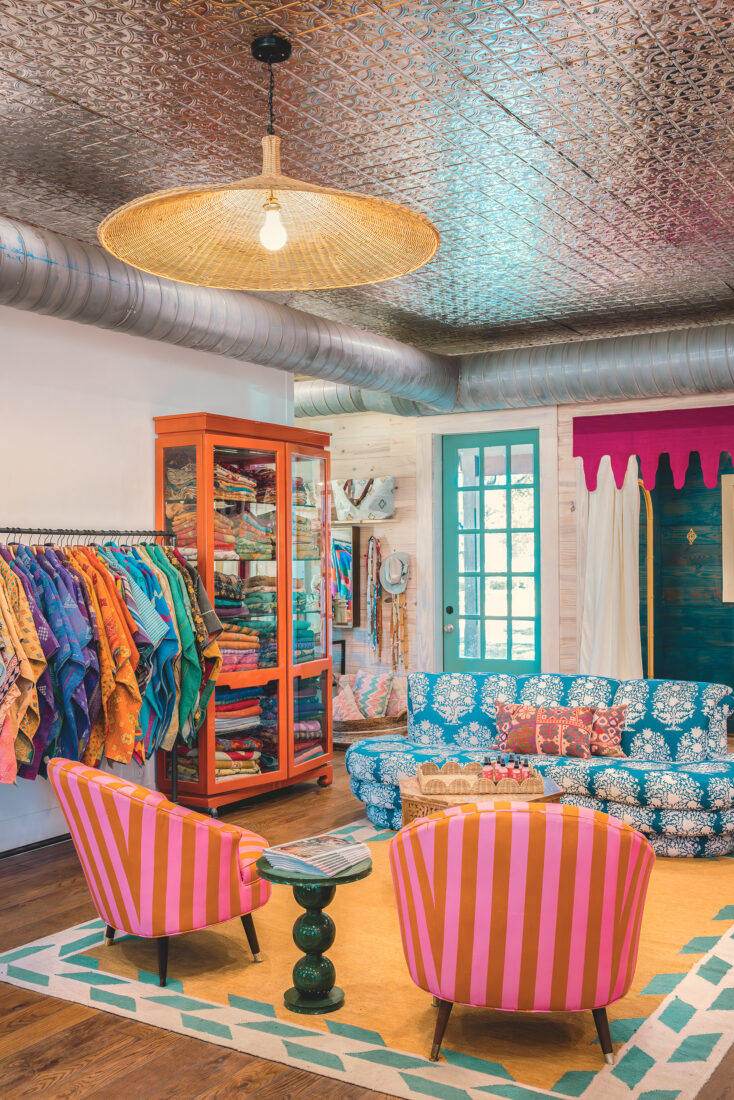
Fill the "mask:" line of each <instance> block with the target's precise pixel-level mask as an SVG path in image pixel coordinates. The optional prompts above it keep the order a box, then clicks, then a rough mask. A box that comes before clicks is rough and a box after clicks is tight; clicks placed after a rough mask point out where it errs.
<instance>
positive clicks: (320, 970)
mask: <svg viewBox="0 0 734 1100" xmlns="http://www.w3.org/2000/svg"><path fill="white" fill-rule="evenodd" d="M257 867H258V871H259V873H260V877H261V878H265V879H268V880H269V881H270V882H279V883H283V884H284V885H288V886H292V887H293V896H294V898H295V899H296V901H297V902H298V904H299V905H300V906H302V907H303V908H304V909H305V910H306V912H305V913H301V915H300V916H299V917H298V918H297V919H296V923H295V924H294V925H293V941H294V943H295V945H296V947H298V948H299V949H300V950H301V951H303V952H304V954H303V955H302V956H301V958H300V959H298V961H297V962H296V964H295V966H294V967H293V985H292V986H291V987H290V989H287V990H286V991H285V994H284V995H283V1000H284V1002H285V1006H286V1008H288V1009H290V1011H291V1012H301V1013H305V1014H307V1015H308V1014H310V1015H313V1016H316V1015H320V1014H322V1013H324V1012H336V1010H337V1009H338V1008H341V1007H342V1005H343V1004H344V990H343V989H340V988H339V986H338V985H335V984H334V981H335V979H336V970H335V969H334V964H333V962H332V961H331V959H329V958H328V957H327V956H326V955H325V954H324V952H325V951H328V949H329V948H330V947H331V945H332V944H333V942H334V937H335V935H336V926H335V924H334V922H333V920H332V919H331V917H330V916H329V914H328V913H324V909H325V908H326V906H327V905H330V904H331V902H332V901H333V900H334V895H335V893H336V888H337V886H339V885H341V884H343V883H347V882H356V881H357V880H358V879H361V878H366V877H367V875H369V873H370V872H371V870H372V861H371V860H365V861H364V862H363V863H360V864H358V865H357V866H356V867H352V868H351V869H350V870H349V871H344V872H342V874H340V875H334V876H333V878H326V877H325V876H323V875H300V874H296V873H293V872H285V871H276V869H275V868H274V867H271V866H270V864H269V863H268V862H267V860H266V859H264V858H261V859H259V860H258V861H257Z"/></svg>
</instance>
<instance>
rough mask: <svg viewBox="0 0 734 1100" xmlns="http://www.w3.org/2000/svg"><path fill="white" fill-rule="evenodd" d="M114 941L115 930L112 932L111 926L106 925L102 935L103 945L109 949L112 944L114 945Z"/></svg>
mask: <svg viewBox="0 0 734 1100" xmlns="http://www.w3.org/2000/svg"><path fill="white" fill-rule="evenodd" d="M114 940H115V930H114V928H113V927H112V925H111V924H108V925H107V930H106V931H105V934H104V945H105V947H111V946H112V944H113V943H114Z"/></svg>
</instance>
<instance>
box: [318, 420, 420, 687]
mask: <svg viewBox="0 0 734 1100" xmlns="http://www.w3.org/2000/svg"><path fill="white" fill-rule="evenodd" d="M299 423H301V422H299ZM302 423H303V424H307V425H308V426H309V427H310V428H314V429H315V430H316V431H327V432H331V436H332V439H331V476H332V477H333V478H334V479H335V480H336V481H344V480H346V479H347V478H350V477H385V476H390V475H392V476H393V477H394V478H395V516H394V518H393V519H391V520H389V521H388V522H386V523H376V524H373V525H369V524H361V525H360V557H361V561H360V593H361V606H360V624H361V625H360V626H359V627H357V628H355V629H354V630H340V629H339V628H338V627H335V628H334V637H335V638H345V639H346V643H347V644H346V667H347V672H355V671H356V670H357V669H358V668H377V667H384V668H391V667H392V664H391V657H390V653H391V649H390V622H391V605H390V604H389V603H388V602H387V600H383V608H382V622H383V631H382V661H381V662H379V661H378V660H377V659H376V658H375V656H374V654H373V651H372V647H371V646H370V643H369V633H368V630H367V607H366V595H367V542H368V540H369V538H370V535H375V536H376V537H377V538H379V540H380V548H381V551H382V556H383V559H384V558H386V557H387V555H388V554H390V553H392V552H393V551H394V550H400V551H403V552H404V553H407V554H409V555H410V563H411V570H410V575H409V577H408V587H407V590H406V597H407V611H408V638H409V652H408V667H409V668H418V667H419V663H416V659H417V655H416V637H417V618H416V606H417V587H418V586H417V583H416V573H417V570H416V530H417V523H416V421H415V420H413V419H410V418H409V417H403V416H387V415H384V414H381V413H355V414H351V415H349V416H335V417H323V418H321V417H319V418H308V419H307V420H303V421H302ZM418 660H419V658H418Z"/></svg>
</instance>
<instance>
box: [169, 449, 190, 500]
mask: <svg viewBox="0 0 734 1100" xmlns="http://www.w3.org/2000/svg"><path fill="white" fill-rule="evenodd" d="M166 499H167V500H192V499H193V500H194V501H195V500H196V463H195V462H192V461H191V460H190V459H189V458H188V456H187V455H177V456H175V457H173V458H171V459H169V460H168V461H167V462H166Z"/></svg>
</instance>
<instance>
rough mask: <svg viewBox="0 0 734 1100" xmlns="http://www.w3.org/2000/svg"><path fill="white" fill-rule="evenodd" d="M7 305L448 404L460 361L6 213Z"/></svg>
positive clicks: (2, 245)
mask: <svg viewBox="0 0 734 1100" xmlns="http://www.w3.org/2000/svg"><path fill="white" fill-rule="evenodd" d="M0 305H8V306H14V307H15V308H17V309H26V310H33V311H34V312H36V313H45V314H48V315H49V316H52V317H61V318H64V319H66V320H69V321H77V322H79V323H81V324H87V325H97V326H98V327H99V328H106V329H112V330H114V331H116V332H127V333H131V334H132V335H134V336H142V337H145V338H146V339H149V340H161V341H163V342H165V343H168V344H176V345H179V346H181V347H187V348H195V349H197V350H199V351H209V352H212V353H214V354H215V355H224V356H226V357H228V358H230V359H241V360H244V361H247V362H251V363H260V364H262V365H263V366H268V367H274V368H276V369H278V370H283V371H287V372H290V373H299V374H310V375H313V376H314V377H317V378H322V379H328V380H331V381H334V382H344V383H347V384H348V385H349V386H359V387H364V388H366V389H369V390H376V391H386V392H388V393H389V394H391V395H393V396H396V397H401V398H406V399H411V398H420V399H421V401H425V402H428V403H430V404H431V405H434V404H435V406H436V408H437V409H443V410H449V409H452V408H453V407H454V406H455V404H456V391H457V383H458V377H457V367H458V364H457V361H456V360H452V359H451V358H449V357H448V356H442V355H432V354H431V353H430V352H424V351H420V350H419V349H417V348H412V347H409V346H408V345H407V344H400V343H398V342H397V341H396V340H389V339H387V338H386V337H384V336H377V335H373V334H372V333H368V332H363V331H362V330H361V329H357V328H352V327H351V326H350V325H342V324H337V323H336V322H334V321H327V320H325V319H324V318H322V317H315V316H313V315H311V314H310V313H303V312H301V311H300V310H296V309H290V308H289V307H288V306H281V305H278V304H277V303H275V302H270V301H266V300H265V299H262V298H256V297H254V296H252V295H249V294H241V293H239V292H237V291H225V290H209V289H207V288H205V287H196V286H188V285H186V284H184V283H176V282H171V281H169V280H168V279H159V278H158V277H157V276H155V275H147V274H146V273H145V272H142V271H137V270H136V269H134V268H131V267H128V266H127V265H126V264H124V263H122V262H121V261H119V260H116V259H114V258H113V257H112V256H110V255H109V254H108V253H106V252H105V251H104V250H103V249H101V248H98V247H97V246H96V245H88V244H83V243H82V242H80V241H75V240H72V239H71V238H69V237H62V236H60V235H59V234H56V233H51V232H50V231H49V230H45V229H37V228H35V227H34V226H31V225H28V224H27V223H25V222H21V221H17V220H16V219H14V218H3V217H0Z"/></svg>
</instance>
